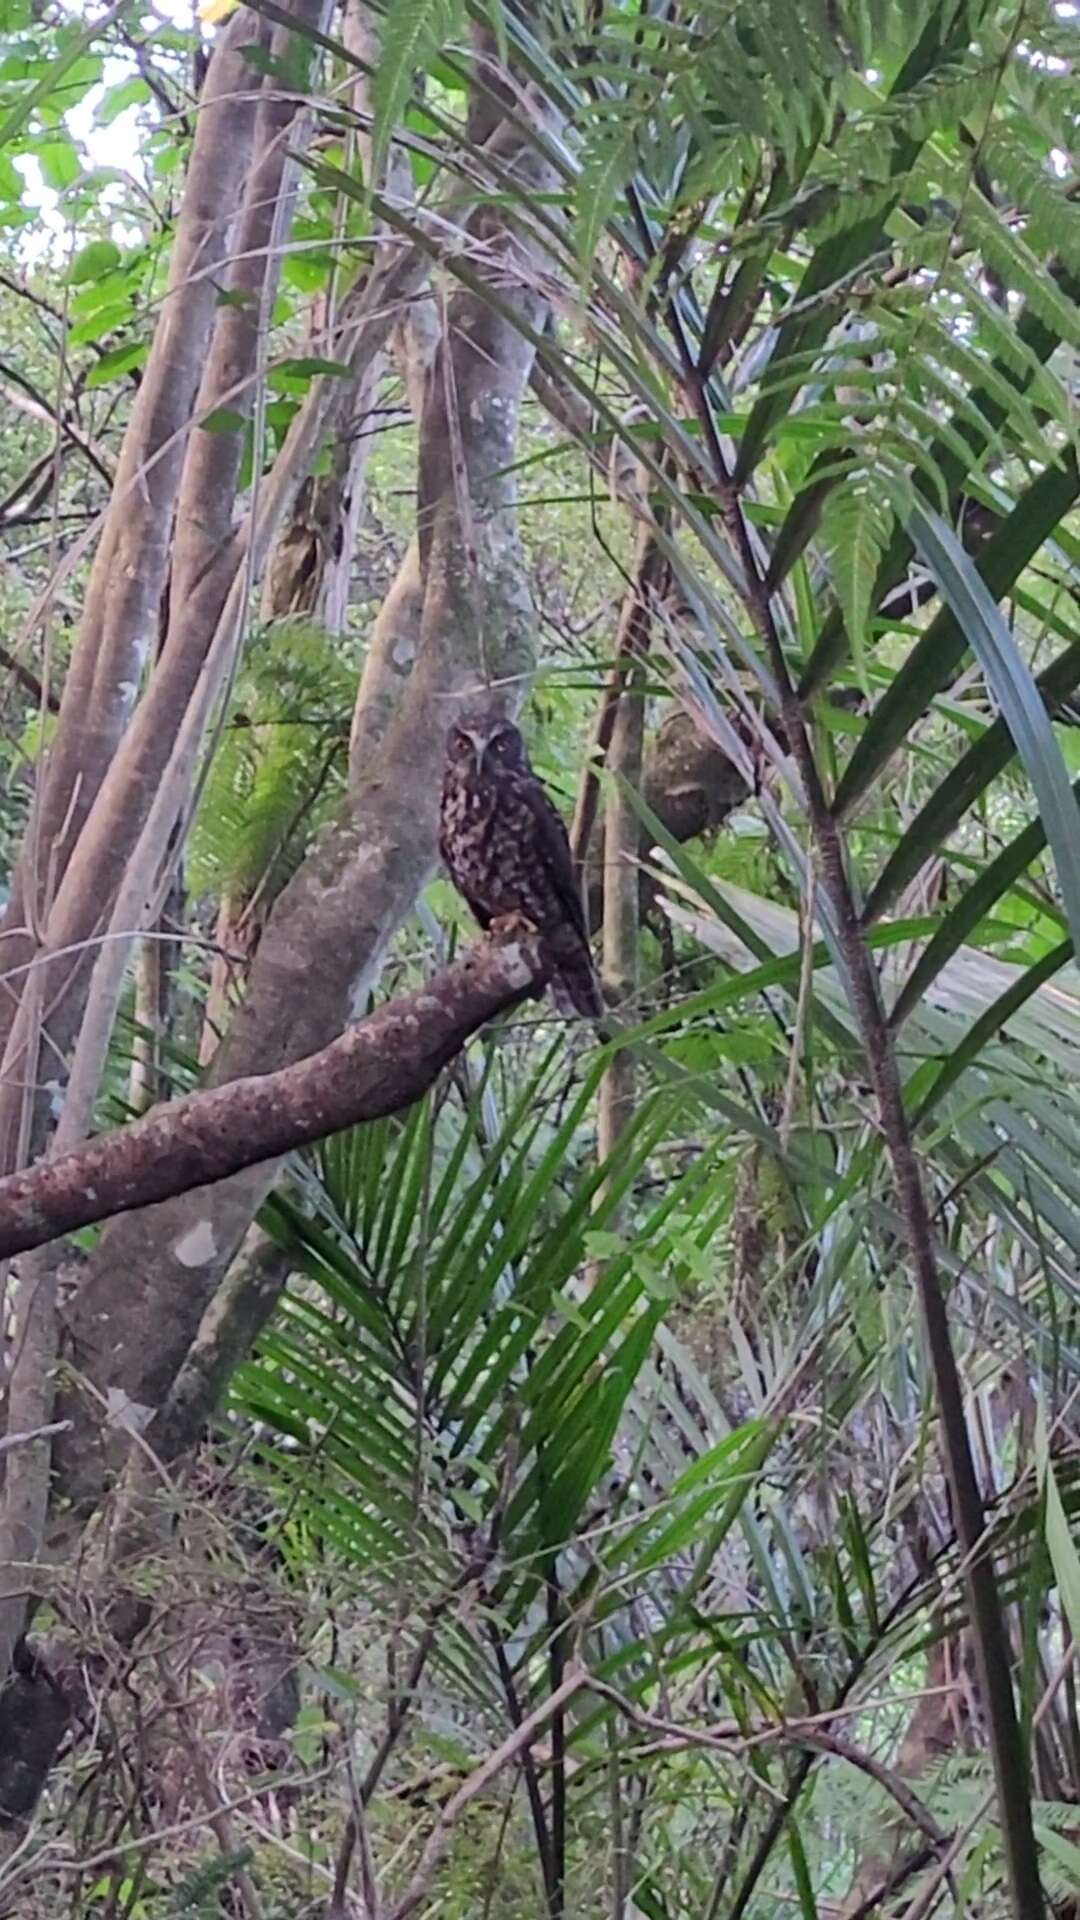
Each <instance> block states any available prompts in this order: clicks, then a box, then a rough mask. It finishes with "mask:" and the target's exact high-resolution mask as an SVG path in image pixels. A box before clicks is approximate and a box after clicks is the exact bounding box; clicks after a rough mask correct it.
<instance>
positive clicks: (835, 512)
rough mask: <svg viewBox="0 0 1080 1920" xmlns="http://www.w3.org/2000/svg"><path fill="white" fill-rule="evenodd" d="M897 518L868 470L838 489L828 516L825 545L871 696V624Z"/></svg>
mask: <svg viewBox="0 0 1080 1920" xmlns="http://www.w3.org/2000/svg"><path fill="white" fill-rule="evenodd" d="M893 518H894V516H893V513H892V510H891V508H890V506H889V503H888V500H887V498H886V497H885V496H884V495H883V492H882V489H881V486H880V483H879V481H878V479H877V477H876V476H875V474H874V473H873V472H872V471H869V472H868V471H867V470H866V469H861V470H860V471H859V472H858V473H856V474H855V476H854V477H853V478H852V479H851V481H850V482H849V483H848V485H846V486H842V487H838V488H836V489H834V491H833V492H832V493H831V494H830V495H829V498H828V500H827V501H826V504H825V511H824V514H823V515H822V523H821V542H822V546H823V548H824V551H825V553H826V555H827V557H828V561H829V569H830V572H831V575H832V583H833V587H834V589H835V592H836V597H837V599H838V600H839V602H840V606H841V609H842V611H843V615H844V624H845V626H846V627H847V632H848V639H849V640H850V642H851V649H852V653H853V654H854V657H855V665H856V670H857V672H858V674H859V678H860V680H861V681H862V684H863V686H864V687H865V688H866V689H867V692H869V683H868V679H867V673H866V634H867V622H868V618H869V613H870V605H871V601H872V598H873V592H874V584H875V582H876V580H877V576H878V568H879V567H880V565H881V558H882V555H883V554H884V552H885V549H886V547H887V546H888V543H889V535H890V534H891V532H892V529H893Z"/></svg>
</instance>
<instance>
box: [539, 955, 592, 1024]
mask: <svg viewBox="0 0 1080 1920" xmlns="http://www.w3.org/2000/svg"><path fill="white" fill-rule="evenodd" d="M551 997H552V999H553V1001H554V1002H555V1010H556V1012H557V1013H561V1014H562V1015H563V1017H564V1018H565V1019H570V1018H572V1017H573V1016H574V1015H575V1014H576V1015H577V1016H578V1017H579V1018H581V1019H583V1020H599V1019H600V1018H601V1016H602V1014H603V1013H604V1012H605V1007H604V998H603V995H602V993H601V992H600V982H599V980H598V979H597V977H596V969H595V967H594V966H593V963H592V958H591V956H590V954H589V949H588V947H586V946H585V944H584V942H583V943H582V944H581V945H580V946H579V947H578V948H577V950H576V951H574V952H566V953H560V955H559V966H558V971H557V972H555V973H553V974H552V976H551Z"/></svg>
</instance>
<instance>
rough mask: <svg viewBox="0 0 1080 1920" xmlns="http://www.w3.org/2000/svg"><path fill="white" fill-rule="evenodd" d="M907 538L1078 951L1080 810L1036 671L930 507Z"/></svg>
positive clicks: (914, 511) (919, 512)
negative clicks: (968, 673) (1041, 850)
mask: <svg viewBox="0 0 1080 1920" xmlns="http://www.w3.org/2000/svg"><path fill="white" fill-rule="evenodd" d="M909 525H910V528H911V531H912V535H913V538H914V539H915V541H916V544H917V545H918V547H919V549H920V551H921V552H922V554H923V557H924V559H925V560H926V562H927V564H928V565H929V566H930V568H931V569H932V571H933V573H934V576H935V578H936V579H937V582H938V586H939V587H940V589H941V592H942V594H943V596H944V598H945V599H946V601H947V602H948V604H949V606H950V608H951V610H952V612H953V614H954V616H955V618H956V621H957V624H958V626H959V627H960V629H961V631H962V633H963V634H964V636H965V638H966V640H967V642H968V644H969V645H970V647H971V649H972V652H973V653H974V654H975V655H976V657H977V659H978V661H979V664H980V666H981V667H982V669H983V672H984V673H985V675H986V678H987V680H988V682H989V684H990V687H991V689H992V691H993V694H994V697H995V699H996V701H997V703H998V705H999V707H1000V709H1001V713H1002V717H1003V719H1004V720H1005V723H1006V725H1007V726H1008V728H1009V731H1010V733H1011V734H1012V737H1013V740H1014V741H1015V743H1016V750H1017V753H1018V754H1019V756H1020V759H1021V760H1022V761H1023V763H1024V767H1025V769H1026V771H1027V774H1028V778H1029V779H1030V781H1031V784H1032V786H1033V787H1034V789H1035V794H1036V798H1037V799H1038V802H1039V812H1040V814H1041V817H1042V823H1043V827H1044V828H1045V831H1046V839H1047V844H1048V846H1049V848H1050V851H1051V853H1052V854H1053V856H1054V863H1055V865H1056V867H1057V876H1058V885H1059V886H1060V888H1061V894H1062V899H1063V901H1064V905H1065V912H1066V916H1067V918H1068V922H1069V927H1070V930H1071V932H1072V937H1073V945H1074V948H1075V949H1076V950H1077V951H1078V952H1080V832H1078V826H1080V813H1078V810H1077V803H1076V799H1075V797H1074V795H1073V791H1072V788H1071V786H1070V785H1069V776H1068V773H1067V772H1066V768H1065V762H1064V761H1063V759H1062V757H1061V748H1060V747H1059V745H1058V743H1057V740H1056V739H1055V737H1054V730H1053V728H1052V726H1051V725H1050V721H1049V718H1048V716H1047V712H1046V708H1045V707H1044V706H1043V703H1042V700H1041V699H1040V697H1039V691H1038V688H1037V687H1036V684H1035V679H1034V675H1033V674H1032V672H1031V669H1030V667H1029V666H1028V665H1027V662H1026V661H1025V660H1024V658H1023V656H1022V654H1021V653H1020V650H1019V648H1018V646H1017V644H1016V641H1015V639H1014V637H1013V635H1012V634H1011V633H1010V632H1009V629H1008V627H1007V626H1006V625H1005V622H1004V620H1003V619H1002V617H1001V614H1000V613H999V611H998V608H997V606H996V605H995V603H994V601H993V599H992V597H991V595H990V594H989V593H988V591H987V589H986V586H985V584H984V582H983V581H982V579H981V578H980V576H979V574H978V573H977V572H976V570H975V567H974V565H973V564H972V562H971V560H970V559H969V557H968V555H967V554H966V553H965V552H964V549H963V547H962V546H961V545H960V542H959V540H957V538H956V536H955V534H954V533H953V532H952V530H951V529H950V528H949V527H948V526H946V524H945V522H944V521H943V520H941V519H940V518H939V517H938V516H937V515H936V514H935V513H933V512H932V510H931V509H930V508H929V507H925V506H923V505H921V504H919V503H916V504H915V505H914V506H913V507H912V508H911V509H910V512H909Z"/></svg>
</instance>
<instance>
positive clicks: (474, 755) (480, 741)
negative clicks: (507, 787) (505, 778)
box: [447, 707, 529, 774]
mask: <svg viewBox="0 0 1080 1920" xmlns="http://www.w3.org/2000/svg"><path fill="white" fill-rule="evenodd" d="M447 751H448V753H449V756H450V760H451V762H452V763H453V764H454V765H455V766H462V767H468V768H469V769H470V771H473V772H475V773H478V774H479V773H484V772H488V773H491V772H494V771H495V770H496V769H498V770H501V771H503V772H511V773H525V772H527V771H528V766H529V760H528V755H527V754H526V752H525V742H524V740H523V739H522V737H521V735H520V733H519V732H518V730H517V728H516V727H515V725H514V723H513V721H512V720H508V719H507V718H506V715H505V714H504V713H500V712H499V711H498V710H497V709H496V708H494V707H467V708H466V709H465V710H464V712H462V713H460V714H459V715H458V718H457V720H456V721H455V722H454V725H453V726H452V727H451V729H450V734H449V738H448V740H447Z"/></svg>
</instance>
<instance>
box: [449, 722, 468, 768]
mask: <svg viewBox="0 0 1080 1920" xmlns="http://www.w3.org/2000/svg"><path fill="white" fill-rule="evenodd" d="M450 751H451V753H452V754H453V756H454V758H455V760H460V759H461V758H462V756H463V754H466V753H468V751H469V736H468V734H467V733H461V732H459V730H458V728H457V727H455V728H454V731H453V733H452V734H451V735H450Z"/></svg>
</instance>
